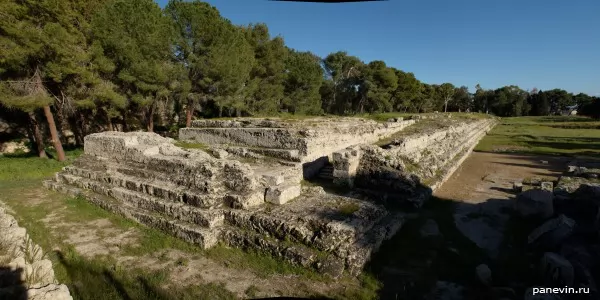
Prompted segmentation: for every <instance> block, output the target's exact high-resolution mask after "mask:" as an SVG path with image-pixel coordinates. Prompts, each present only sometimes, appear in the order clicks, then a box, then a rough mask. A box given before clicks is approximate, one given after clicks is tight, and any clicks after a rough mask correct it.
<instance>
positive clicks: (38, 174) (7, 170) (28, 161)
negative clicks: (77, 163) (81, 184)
mask: <svg viewBox="0 0 600 300" xmlns="http://www.w3.org/2000/svg"><path fill="white" fill-rule="evenodd" d="M81 153H82V150H81V149H77V150H72V151H67V152H66V157H67V159H66V160H65V161H64V162H59V161H57V160H55V159H47V158H39V157H35V156H32V154H28V153H20V154H15V155H3V156H0V166H2V167H1V168H0V184H2V183H3V182H8V181H10V182H12V183H13V184H14V183H18V182H19V181H31V180H41V179H43V178H47V177H51V176H52V175H53V174H54V173H55V172H56V171H57V170H60V169H61V168H62V167H64V166H67V165H69V164H70V163H71V162H73V159H75V158H76V157H77V156H79V155H80V154H81ZM0 187H1V185H0Z"/></svg>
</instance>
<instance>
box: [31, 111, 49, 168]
mask: <svg viewBox="0 0 600 300" xmlns="http://www.w3.org/2000/svg"><path fill="white" fill-rule="evenodd" d="M29 121H30V124H31V130H32V131H33V137H34V139H35V147H36V150H37V153H38V156H39V157H41V158H48V155H46V150H44V136H43V135H42V131H40V124H39V123H38V121H37V119H36V118H35V113H29Z"/></svg>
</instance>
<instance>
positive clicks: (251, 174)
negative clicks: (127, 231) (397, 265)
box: [45, 117, 495, 277]
mask: <svg viewBox="0 0 600 300" xmlns="http://www.w3.org/2000/svg"><path fill="white" fill-rule="evenodd" d="M427 122H432V120H429V119H428V120H414V119H411V120H403V119H401V118H397V119H390V120H388V121H387V122H383V123H380V122H375V121H372V120H366V119H359V118H314V119H303V120H281V119H234V120H200V121H194V122H193V126H192V127H191V128H183V129H181V130H180V133H179V139H180V140H181V141H185V142H188V143H196V146H199V147H200V149H190V148H189V147H187V148H181V147H178V146H176V144H178V143H176V142H175V141H174V140H172V139H168V138H163V137H160V136H158V135H156V134H152V133H142V132H135V133H121V132H104V133H97V134H91V135H89V136H87V137H86V138H85V154H84V155H82V156H81V157H80V158H78V159H77V160H76V161H75V162H74V163H73V165H72V166H68V167H65V168H64V169H63V171H61V172H59V173H57V174H56V177H55V179H54V180H51V181H46V182H45V185H46V186H47V187H49V188H51V189H55V190H58V191H63V192H66V193H69V194H71V195H78V196H83V197H84V198H86V199H88V200H89V201H91V202H93V203H95V204H97V205H99V206H101V207H103V208H105V209H107V210H110V211H113V212H115V213H118V214H121V215H124V216H126V217H128V218H131V219H134V220H136V221H138V222H140V223H143V224H146V225H148V226H151V227H155V228H159V229H161V230H164V231H166V232H168V233H170V234H172V235H175V236H177V237H180V238H182V239H184V240H186V241H189V242H192V243H195V244H197V245H200V246H201V247H204V248H210V247H212V246H214V245H216V244H217V243H221V244H224V245H227V246H232V247H240V248H245V249H253V250H259V251H262V252H266V253H268V254H270V255H273V256H276V257H280V258H282V259H284V260H286V261H289V262H291V263H294V264H297V265H301V266H304V267H310V268H315V269H317V270H318V271H320V272H323V273H326V274H329V275H331V276H333V277H337V276H339V275H341V274H343V273H344V272H348V273H350V274H354V275H356V274H358V273H359V272H360V271H361V270H362V268H363V266H364V265H365V263H366V262H367V261H368V260H369V258H370V256H371V254H372V253H373V252H374V251H377V249H378V248H379V246H380V245H381V243H382V242H383V241H384V240H386V239H388V238H390V237H391V236H393V235H394V234H395V233H396V231H397V230H398V229H399V228H400V227H401V226H402V224H403V222H404V216H405V214H404V213H403V212H402V210H401V209H399V207H400V206H397V205H395V204H403V205H404V204H408V206H410V207H419V206H420V205H421V204H422V203H423V201H425V200H426V199H427V197H428V196H429V195H430V193H431V190H432V187H433V188H435V187H436V186H438V185H439V184H440V182H442V181H443V180H444V179H445V178H446V177H447V176H449V174H451V172H453V171H454V169H455V167H456V165H458V164H460V162H461V161H462V159H464V157H466V155H468V153H469V152H470V151H471V150H472V148H473V147H474V146H475V145H476V144H477V142H478V140H479V139H480V138H481V137H482V136H483V135H485V133H486V132H487V131H488V130H489V129H490V128H491V127H492V126H493V125H494V124H495V123H494V122H495V121H494V120H493V119H472V118H463V119H451V118H447V117H440V118H436V119H435V124H438V125H437V128H436V129H433V128H430V127H429V126H423V125H427ZM188 145H189V144H188ZM318 177H320V178H321V180H317V181H313V179H315V178H318ZM303 180H305V181H303ZM309 181H310V182H312V183H310V184H304V183H305V182H309ZM314 182H317V184H315V183H314ZM318 184H322V185H323V186H324V187H326V189H325V190H327V192H326V191H325V190H324V189H323V187H322V186H319V185H318ZM335 184H338V185H342V186H346V188H342V189H340V188H334V189H332V190H330V189H329V187H331V186H334V187H335ZM340 190H343V191H344V192H339V191H340ZM334 191H336V192H334Z"/></svg>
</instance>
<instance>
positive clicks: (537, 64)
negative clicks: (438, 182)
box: [157, 0, 600, 96]
mask: <svg viewBox="0 0 600 300" xmlns="http://www.w3.org/2000/svg"><path fill="white" fill-rule="evenodd" d="M157 2H158V3H159V4H160V5H161V6H163V7H164V5H165V3H166V2H167V0H157ZM206 2H209V3H210V4H212V5H213V6H215V7H217V8H218V9H219V11H220V12H221V14H222V15H223V16H224V17H226V18H228V19H230V20H231V21H232V22H233V23H234V24H239V25H241V24H248V23H258V22H262V23H266V24H267V25H268V26H269V29H270V31H271V34H272V35H281V36H283V37H284V39H285V41H286V44H287V45H288V46H289V47H292V48H294V49H298V50H304V51H311V52H313V53H315V54H317V55H319V56H321V57H324V56H326V55H327V54H329V53H332V52H335V51H338V50H345V51H347V52H348V53H349V54H351V55H355V56H358V57H359V58H360V59H362V60H363V61H365V62H369V61H371V60H383V61H385V62H386V64H387V65H389V66H393V67H396V68H398V69H401V70H403V71H407V72H413V73H414V74H415V75H416V76H417V78H419V79H420V80H421V81H424V82H427V83H443V82H451V83H453V84H455V85H458V86H460V85H466V86H468V87H469V88H470V89H471V90H474V87H475V85H476V84H477V83H479V84H481V86H482V87H484V88H498V87H501V86H504V85H510V84H514V85H518V86H520V87H521V88H523V89H532V88H534V87H537V88H538V89H542V90H546V89H551V88H563V89H565V90H567V91H569V92H573V93H579V92H584V93H587V94H590V95H598V96H600V0H454V1H452V0H435V1H434V0H389V1H385V2H364V3H345V4H319V3H293V2H273V1H268V0H208V1H206Z"/></svg>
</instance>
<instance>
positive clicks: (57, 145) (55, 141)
mask: <svg viewBox="0 0 600 300" xmlns="http://www.w3.org/2000/svg"><path fill="white" fill-rule="evenodd" d="M44 115H46V120H47V121H48V127H49V128H50V136H51V137H52V144H54V149H56V154H57V156H58V161H64V160H65V151H64V150H63V147H62V144H61V143H60V139H58V131H57V130H56V124H55V123H54V116H53V115H52V111H51V110H50V106H49V105H46V106H44Z"/></svg>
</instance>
